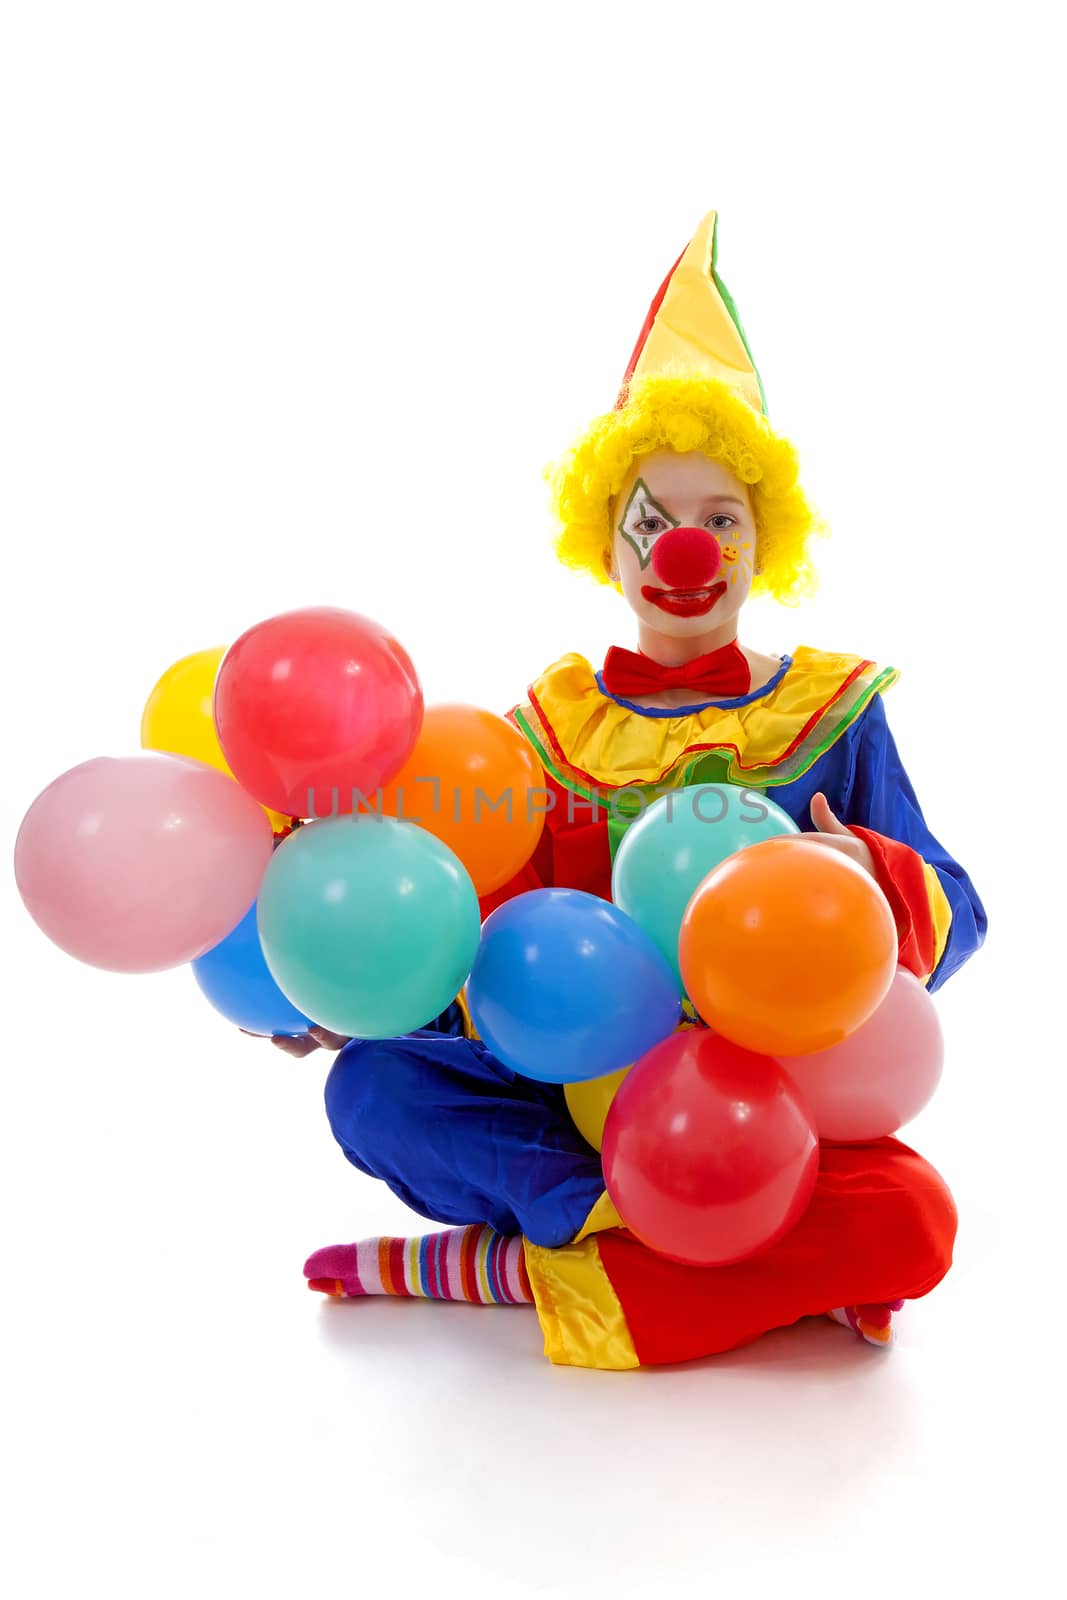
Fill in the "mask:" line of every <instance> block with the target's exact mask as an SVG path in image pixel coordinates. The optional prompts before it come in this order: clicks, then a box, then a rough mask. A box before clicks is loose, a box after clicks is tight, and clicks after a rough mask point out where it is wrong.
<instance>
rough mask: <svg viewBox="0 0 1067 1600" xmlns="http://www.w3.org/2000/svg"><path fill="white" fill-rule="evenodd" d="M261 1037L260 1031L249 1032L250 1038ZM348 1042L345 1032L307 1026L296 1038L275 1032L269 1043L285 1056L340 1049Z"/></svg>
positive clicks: (307, 1054)
mask: <svg viewBox="0 0 1067 1600" xmlns="http://www.w3.org/2000/svg"><path fill="white" fill-rule="evenodd" d="M241 1032H242V1033H248V1029H247V1028H242V1029H241ZM262 1037H263V1035H262V1034H260V1033H254V1034H249V1038H252V1039H261V1038H262ZM348 1043H349V1040H348V1036H347V1035H346V1034H343V1033H331V1032H330V1030H329V1028H309V1029H308V1031H307V1033H301V1034H298V1035H297V1036H296V1038H292V1037H291V1036H290V1035H289V1034H287V1033H276V1034H275V1035H274V1036H273V1038H272V1039H271V1044H274V1045H277V1047H278V1049H279V1050H284V1051H285V1054H286V1055H287V1056H309V1055H310V1054H311V1052H312V1051H313V1050H340V1049H341V1048H342V1046H344V1045H346V1044H348Z"/></svg>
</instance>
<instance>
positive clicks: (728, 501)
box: [649, 491, 745, 511]
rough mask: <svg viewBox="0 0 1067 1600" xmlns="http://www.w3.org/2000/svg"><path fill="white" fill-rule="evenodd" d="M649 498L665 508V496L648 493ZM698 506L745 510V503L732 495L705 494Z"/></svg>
mask: <svg viewBox="0 0 1067 1600" xmlns="http://www.w3.org/2000/svg"><path fill="white" fill-rule="evenodd" d="M649 498H650V499H653V500H658V501H659V504H660V505H661V506H663V507H664V508H666V507H667V501H668V498H669V497H668V496H667V495H653V494H652V493H651V491H650V492H649ZM700 504H701V505H702V506H710V505H717V506H736V507H737V509H738V510H739V511H744V509H745V502H744V501H743V500H739V499H738V498H737V496H736V495H733V494H706V495H703V496H702V497H701V501H700Z"/></svg>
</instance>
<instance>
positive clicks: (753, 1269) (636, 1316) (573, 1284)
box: [531, 1138, 957, 1366]
mask: <svg viewBox="0 0 1067 1600" xmlns="http://www.w3.org/2000/svg"><path fill="white" fill-rule="evenodd" d="M956 1220H957V1219H956V1207H955V1205H954V1204H953V1200H952V1195H951V1194H950V1192H949V1190H948V1187H947V1185H946V1184H945V1182H944V1180H943V1179H942V1178H941V1177H940V1175H939V1174H938V1173H937V1172H936V1171H935V1170H934V1168H933V1167H931V1166H930V1165H929V1163H928V1162H926V1161H924V1160H923V1159H922V1157H921V1156H919V1155H917V1154H916V1153H915V1151H914V1150H911V1149H909V1148H908V1146H907V1145H904V1144H901V1143H900V1142H899V1141H898V1140H896V1139H890V1138H886V1139H878V1140H876V1141H874V1142H872V1143H870V1144H855V1145H843V1144H842V1145H832V1144H826V1145H823V1146H822V1149H821V1153H820V1165H819V1177H818V1182H817V1184H816V1188H815V1193H814V1196H813V1198H812V1201H811V1204H810V1205H809V1207H808V1209H807V1211H805V1213H804V1215H803V1217H802V1218H801V1220H800V1221H799V1222H798V1224H797V1226H796V1227H795V1228H794V1229H793V1230H792V1231H791V1232H790V1233H788V1234H787V1235H786V1236H785V1237H784V1238H783V1239H780V1240H779V1241H778V1242H777V1243H776V1244H774V1245H772V1246H771V1247H770V1249H768V1250H765V1251H763V1252H761V1253H760V1254H759V1255H756V1256H751V1257H749V1258H748V1259H747V1260H745V1261H739V1262H737V1263H735V1264H734V1265H733V1266H728V1267H687V1266H681V1265H679V1264H678V1263H676V1262H673V1261H668V1260H666V1259H665V1258H664V1257H663V1256H659V1255H656V1254H655V1253H654V1252H653V1251H651V1250H648V1249H647V1248H646V1247H645V1246H644V1245H642V1244H640V1243H639V1242H638V1241H637V1240H636V1239H634V1238H633V1236H632V1235H631V1234H629V1233H627V1232H625V1230H621V1229H611V1230H608V1231H606V1232H603V1233H599V1234H597V1235H595V1236H594V1237H593V1238H592V1239H590V1240H586V1241H584V1242H583V1245H582V1246H566V1247H564V1249H563V1250H562V1251H559V1252H546V1255H548V1256H549V1257H558V1258H559V1260H558V1265H557V1264H554V1263H553V1262H551V1261H550V1262H548V1263H542V1264H543V1265H544V1266H545V1267H546V1268H547V1269H549V1272H550V1274H551V1276H550V1281H547V1282H546V1283H545V1288H544V1292H543V1294H539V1295H538V1310H539V1313H540V1314H541V1320H542V1324H543V1326H544V1327H545V1332H546V1350H549V1353H550V1354H551V1356H552V1359H553V1360H562V1361H569V1362H571V1363H573V1364H578V1365H588V1366H619V1365H631V1366H633V1365H638V1364H640V1365H642V1366H655V1365H661V1364H663V1363H666V1362H674V1361H689V1360H693V1359H694V1358H696V1357H699V1356H707V1355H714V1354H716V1353H717V1352H719V1351H722V1350H730V1349H733V1348H735V1347H736V1346H738V1345H743V1344H747V1343H749V1342H750V1341H751V1340H753V1339H756V1338H758V1337H759V1335H760V1334H761V1333H765V1332H767V1331H768V1330H769V1329H771V1328H779V1327H785V1326H787V1325H788V1324H790V1323H793V1322H796V1321H798V1320H799V1318H801V1317H805V1316H817V1315H821V1314H822V1313H823V1312H826V1311H828V1310H830V1309H831V1308H833V1307H835V1306H846V1305H866V1304H872V1303H876V1302H882V1301H888V1300H897V1299H904V1300H908V1299H916V1298H917V1297H918V1296H920V1295H924V1294H927V1293H928V1292H929V1291H930V1290H931V1289H932V1288H933V1287H934V1286H935V1285H936V1284H937V1283H939V1282H940V1280H941V1279H942V1278H943V1277H944V1275H945V1273H946V1272H947V1271H948V1269H949V1267H950V1265H951V1263H952V1246H953V1243H954V1240H955V1236H956ZM587 1248H588V1254H587V1255H586V1256H585V1257H584V1258H583V1256H582V1254H581V1252H582V1251H583V1250H586V1249H587ZM537 1266H538V1263H536V1262H535V1268H536V1267H537ZM531 1276H533V1273H532V1274H531ZM546 1276H548V1273H546V1271H541V1272H540V1279H541V1281H544V1280H545V1279H546ZM605 1278H606V1280H607V1284H610V1293H607V1294H606V1295H605V1294H603V1293H601V1291H600V1289H599V1288H598V1282H597V1280H598V1279H599V1282H600V1284H601V1285H603V1282H604V1279H605ZM535 1287H536V1283H535ZM586 1291H588V1295H587V1292H586ZM587 1298H588V1300H589V1302H590V1303H592V1302H594V1301H595V1303H596V1307H597V1313H596V1314H597V1319H598V1320H599V1322H600V1323H602V1324H604V1325H605V1328H606V1333H605V1336H604V1338H603V1339H601V1338H600V1336H599V1334H597V1333H593V1334H591V1335H590V1334H588V1329H589V1327H590V1326H591V1322H592V1318H591V1317H590V1315H589V1312H588V1307H587V1306H585V1305H583V1301H586V1300H587ZM615 1307H617V1308H618V1310H619V1312H620V1313H621V1318H622V1320H621V1321H620V1322H616V1324H615V1326H613V1327H612V1326H611V1324H612V1322H613V1321H614V1320H615V1319H614V1316H613V1311H614V1308H615ZM605 1308H607V1309H605ZM571 1311H573V1313H574V1314H573V1315H571V1314H570V1312H571ZM568 1323H569V1324H570V1326H568ZM575 1329H576V1330H578V1331H577V1332H576V1333H574V1332H573V1331H572V1330H575ZM620 1349H624V1350H629V1352H630V1358H626V1357H625V1356H624V1357H620V1355H619V1351H620ZM634 1358H635V1359H634Z"/></svg>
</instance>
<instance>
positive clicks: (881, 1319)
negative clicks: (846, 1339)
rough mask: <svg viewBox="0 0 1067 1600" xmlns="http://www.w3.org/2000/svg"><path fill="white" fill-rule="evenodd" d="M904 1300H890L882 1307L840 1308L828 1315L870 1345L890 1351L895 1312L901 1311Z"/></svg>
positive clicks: (829, 1312)
mask: <svg viewBox="0 0 1067 1600" xmlns="http://www.w3.org/2000/svg"><path fill="white" fill-rule="evenodd" d="M903 1304H904V1302H903V1300H888V1301H886V1302H884V1303H883V1304H881V1305H872V1306H838V1307H837V1308H836V1310H834V1311H828V1312H827V1313H826V1315H827V1316H828V1317H833V1319H834V1321H835V1322H840V1323H841V1324H842V1325H843V1326H844V1327H846V1328H851V1329H852V1331H853V1333H855V1334H858V1335H859V1337H860V1338H861V1339H865V1340H866V1341H867V1343H868V1344H876V1345H880V1346H881V1348H882V1349H883V1350H888V1349H889V1347H890V1345H891V1344H892V1343H893V1337H894V1334H893V1312H894V1311H899V1310H900V1309H901V1307H902V1306H903Z"/></svg>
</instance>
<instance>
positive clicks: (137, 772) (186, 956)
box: [15, 752, 272, 972]
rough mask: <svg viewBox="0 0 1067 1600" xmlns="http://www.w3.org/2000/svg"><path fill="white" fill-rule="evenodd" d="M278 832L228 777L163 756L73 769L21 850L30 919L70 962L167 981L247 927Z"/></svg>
mask: <svg viewBox="0 0 1067 1600" xmlns="http://www.w3.org/2000/svg"><path fill="white" fill-rule="evenodd" d="M271 849H272V835H271V825H270V822H269V820H268V818H267V815H266V813H265V812H264V811H263V810H262V808H261V807H260V806H258V805H257V804H256V802H255V801H254V800H253V799H252V796H251V795H249V794H246V793H245V791H244V790H243V789H241V788H239V787H238V785H237V784H236V783H234V781H233V779H232V778H228V777H227V776H226V774H225V773H223V772H218V771H216V770H215V768H213V767H207V766H204V765H203V764H202V763H201V762H199V761H190V760H187V759H186V758H185V757H183V756H171V755H159V754H156V753H155V752H150V753H145V754H143V755H136V756H123V757H120V758H117V759H115V758H112V757H110V756H101V757H99V758H97V759H96V760H95V761H86V762H83V763H82V765H81V766H80V767H72V768H71V770H70V771H69V772H65V773H64V774H63V776H62V777H61V778H57V779H56V780H55V782H54V783H50V784H49V786H48V788H47V789H45V790H44V791H43V792H42V793H41V794H39V795H38V796H37V799H36V800H35V801H34V802H33V805H32V806H31V807H30V809H29V811H28V812H27V813H26V816H25V818H24V820H23V823H22V827H21V828H20V829H19V835H18V838H17V839H16V841H15V878H16V881H17V883H18V887H19V893H20V894H21V895H22V898H23V900H24V901H25V902H26V907H27V910H28V911H29V913H30V915H31V917H32V918H33V920H34V921H35V922H36V924H37V926H38V927H39V928H40V929H41V931H42V932H43V933H46V934H47V935H48V937H49V938H50V939H51V940H52V941H53V942H54V943H55V944H57V945H59V947H60V949H61V950H65V951H66V952H67V954H68V955H72V956H76V957H77V958H78V960H79V961H85V962H88V964H89V965H90V966H93V967H105V968H107V969H108V970H109V971H111V972H159V971H161V970H162V969H163V968H165V967H177V966H181V965H182V964H183V963H184V962H186V961H192V960H194V959H195V957H197V956H201V955H203V954H204V952H205V951H206V950H210V949H211V948H212V946H214V945H216V944H218V942H219V940H220V939H224V938H225V937H226V935H227V934H228V933H230V932H231V931H232V930H233V929H234V928H235V927H236V926H237V924H238V923H239V922H240V920H241V918H242V917H243V916H244V915H245V913H246V912H247V911H248V909H249V907H250V906H251V905H252V903H253V901H254V900H255V898H256V895H257V894H258V892H259V883H260V879H261V878H262V876H263V873H264V871H265V870H266V866H267V863H268V861H269V860H270V857H271Z"/></svg>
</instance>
